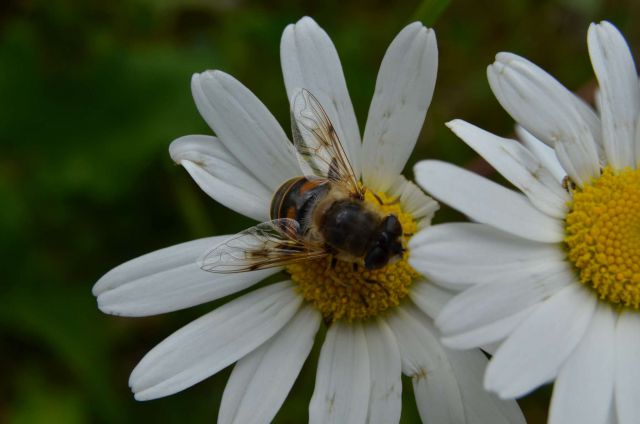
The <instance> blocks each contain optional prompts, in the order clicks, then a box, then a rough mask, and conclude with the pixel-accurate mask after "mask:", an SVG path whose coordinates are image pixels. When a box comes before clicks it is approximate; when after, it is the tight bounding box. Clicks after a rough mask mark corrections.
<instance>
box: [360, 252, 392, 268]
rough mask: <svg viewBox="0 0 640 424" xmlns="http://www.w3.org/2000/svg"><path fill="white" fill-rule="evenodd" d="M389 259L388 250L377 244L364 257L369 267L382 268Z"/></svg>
mask: <svg viewBox="0 0 640 424" xmlns="http://www.w3.org/2000/svg"><path fill="white" fill-rule="evenodd" d="M388 261H389V255H388V254H387V251H386V250H385V249H383V248H382V247H380V246H376V247H374V248H373V249H371V250H370V251H369V253H367V256H365V258H364V267H365V268H367V269H378V268H382V267H383V266H385V265H386V264H387V262H388Z"/></svg>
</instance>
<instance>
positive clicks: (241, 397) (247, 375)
mask: <svg viewBox="0 0 640 424" xmlns="http://www.w3.org/2000/svg"><path fill="white" fill-rule="evenodd" d="M321 318H322V317H321V315H320V313H319V312H318V311H317V310H316V309H314V308H312V307H311V306H303V307H302V308H301V309H300V310H299V311H298V313H297V314H296V315H295V316H294V317H293V319H292V320H291V322H289V323H288V324H287V325H286V326H285V327H284V328H283V329H282V330H280V331H279V332H278V333H277V334H276V335H275V336H273V338H271V340H269V341H267V342H266V343H265V344H263V345H262V346H260V347H259V348H258V349H256V350H254V351H253V352H251V353H250V354H248V355H247V356H245V357H244V358H242V359H240V360H239V361H238V363H237V364H236V366H235V367H234V368H233V372H232V373H231V377H229V382H228V383H227V386H226V387H225V389H224V394H223V395H222V404H221V405H220V412H219V414H218V423H238V424H251V423H256V424H257V423H265V424H266V423H270V422H271V421H272V420H273V418H274V417H275V415H276V413H277V412H278V410H279V409H280V406H282V404H283V403H284V400H285V398H286V397H287V394H288V393H289V391H290V390H291V387H292V386H293V383H294V382H295V380H296V378H297V377H298V374H299V373H300V369H301V368H302V365H303V364H304V361H305V360H306V359H307V356H309V352H311V348H312V347H313V340H314V338H315V335H316V332H317V331H318V327H319V326H320V322H321Z"/></svg>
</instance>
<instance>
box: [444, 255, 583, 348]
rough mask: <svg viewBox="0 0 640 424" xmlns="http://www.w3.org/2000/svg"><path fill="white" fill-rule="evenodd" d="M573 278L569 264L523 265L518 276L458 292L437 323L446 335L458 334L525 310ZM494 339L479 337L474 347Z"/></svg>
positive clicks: (569, 282)
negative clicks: (558, 266) (553, 266)
mask: <svg viewBox="0 0 640 424" xmlns="http://www.w3.org/2000/svg"><path fill="white" fill-rule="evenodd" d="M573 281H574V278H573V270H572V269H571V266H570V265H568V264H567V266H566V267H565V268H564V269H560V270H558V269H554V270H549V269H545V270H544V271H542V272H540V271H538V270H536V269H526V268H525V269H522V275H521V276H520V278H518V279H514V280H511V281H497V282H493V283H486V284H478V285H475V286H473V287H471V288H470V289H468V290H465V291H464V292H462V293H460V294H459V295H457V296H456V297H454V298H453V299H452V300H451V301H450V302H449V303H448V304H447V305H446V306H445V307H444V308H443V309H442V311H441V313H440V314H439V315H438V317H437V319H436V325H437V326H438V328H439V329H440V331H442V333H443V335H444V336H445V337H451V336H460V335H463V334H464V333H467V332H472V331H474V330H477V329H480V328H482V327H486V326H490V325H491V324H494V323H496V322H499V321H502V320H504V319H505V318H508V317H511V316H513V315H515V314H517V313H519V312H521V311H524V310H526V309H528V308H529V307H530V306H533V305H535V304H537V303H539V302H542V301H544V300H546V299H547V298H549V297H551V296H553V295H554V294H555V293H557V292H558V291H559V290H561V289H562V288H564V287H566V286H567V285H569V284H572V283H573ZM494 331H495V329H494ZM495 341H496V340H492V339H486V340H482V341H480V343H479V344H478V345H477V346H482V345H483V344H487V343H492V342H495ZM477 346H474V347H477Z"/></svg>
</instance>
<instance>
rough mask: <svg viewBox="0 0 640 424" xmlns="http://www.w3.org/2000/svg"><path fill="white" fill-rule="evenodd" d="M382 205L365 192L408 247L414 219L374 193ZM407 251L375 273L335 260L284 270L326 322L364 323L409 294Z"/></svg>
mask: <svg viewBox="0 0 640 424" xmlns="http://www.w3.org/2000/svg"><path fill="white" fill-rule="evenodd" d="M377 195H378V197H379V198H380V200H382V203H383V204H382V205H380V202H379V201H378V200H377V199H376V198H375V196H374V195H373V194H372V193H371V192H369V191H367V193H366V195H365V201H366V202H369V203H371V204H374V205H376V206H377V207H378V208H379V209H380V210H381V211H382V212H383V213H384V214H394V215H395V216H396V217H397V218H398V220H399V221H400V224H402V230H403V232H404V233H405V236H403V246H404V247H405V248H406V247H407V242H408V239H409V236H410V235H412V234H414V233H415V232H416V231H417V224H416V222H415V221H414V220H413V217H412V216H411V215H410V214H408V213H406V212H403V211H402V209H401V207H400V204H399V203H398V202H394V201H393V199H391V198H389V197H388V196H386V195H385V194H384V193H377ZM407 257H408V252H407V251H405V253H404V255H403V256H402V258H401V259H400V260H398V261H396V262H394V263H392V264H389V265H387V266H385V267H383V268H380V269H376V270H367V269H365V268H364V267H362V266H358V267H357V269H354V265H353V263H351V262H344V261H338V262H337V263H336V264H335V266H332V258H323V259H316V260H313V261H309V262H304V263H300V264H292V265H289V266H288V267H287V271H288V272H289V273H290V274H291V279H292V280H293V281H294V283H296V284H297V286H298V290H299V291H300V293H301V294H302V296H303V297H304V298H305V299H306V300H307V301H308V302H310V303H311V304H312V305H314V306H315V307H316V308H317V309H318V310H319V311H320V312H321V313H322V315H323V316H324V318H325V320H326V321H337V320H346V321H348V322H350V321H355V320H364V319H367V318H370V317H373V316H377V315H379V314H380V313H382V312H383V311H385V310H387V309H389V308H391V307H394V306H397V305H398V304H399V303H400V301H401V300H402V298H404V297H405V296H406V295H407V294H408V293H409V288H410V286H411V283H412V282H413V280H414V279H416V278H417V277H418V273H416V272H415V271H414V270H413V268H411V266H410V265H409V263H408V262H407Z"/></svg>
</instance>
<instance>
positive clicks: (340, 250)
mask: <svg viewBox="0 0 640 424" xmlns="http://www.w3.org/2000/svg"><path fill="white" fill-rule="evenodd" d="M291 122H292V129H293V131H292V132H293V140H294V145H295V148H296V151H297V156H298V162H299V164H300V167H301V169H302V174H303V175H304V176H299V177H295V178H292V179H290V180H288V181H286V182H285V183H284V184H282V185H281V186H280V188H279V189H278V190H277V191H276V193H275V194H274V196H273V199H272V201H271V208H270V216H271V219H272V220H271V221H268V222H264V223H262V224H259V225H257V226H255V227H252V228H249V229H247V230H245V231H243V232H241V233H239V234H237V235H235V236H233V237H231V238H230V239H229V240H227V241H226V242H224V243H222V244H220V245H218V246H216V247H214V248H213V249H212V250H211V251H209V252H208V253H206V254H205V255H204V256H203V258H202V259H201V260H200V265H201V267H202V269H204V270H206V271H210V272H216V273H230V272H243V271H251V270H256V269H263V268H269V267H276V266H283V265H287V264H291V263H296V262H302V261H308V260H312V259H318V258H323V257H327V256H331V257H332V258H333V263H334V264H335V261H336V260H341V261H347V262H351V263H353V264H354V265H353V266H354V268H357V267H358V266H364V267H365V268H366V269H378V268H382V267H384V266H385V265H387V264H388V263H390V262H392V261H394V260H396V259H398V258H400V257H401V256H402V253H403V252H404V248H403V245H402V236H403V231H402V226H401V224H400V221H399V220H398V217H396V216H395V215H393V214H388V215H385V214H384V213H382V211H381V210H380V209H379V208H376V207H375V206H374V205H372V204H371V203H369V202H366V201H365V193H366V188H365V187H363V186H362V185H361V184H360V183H359V181H358V178H357V176H356V174H355V173H354V171H353V168H352V166H351V164H350V163H349V159H348V157H347V155H346V153H345V151H344V148H343V147H342V144H341V143H340V140H339V138H338V135H337V134H336V131H335V128H334V126H333V124H332V123H331V121H330V120H329V117H328V115H327V113H326V112H325V111H324V109H323V108H322V106H321V105H320V102H318V100H317V99H316V98H315V97H314V96H313V95H312V94H311V93H310V92H309V91H307V90H301V91H300V92H298V93H297V95H296V96H295V97H294V100H293V102H292V107H291ZM374 197H375V198H376V199H377V200H378V202H380V204H382V200H380V199H379V198H378V197H377V196H376V195H375V193H374Z"/></svg>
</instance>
